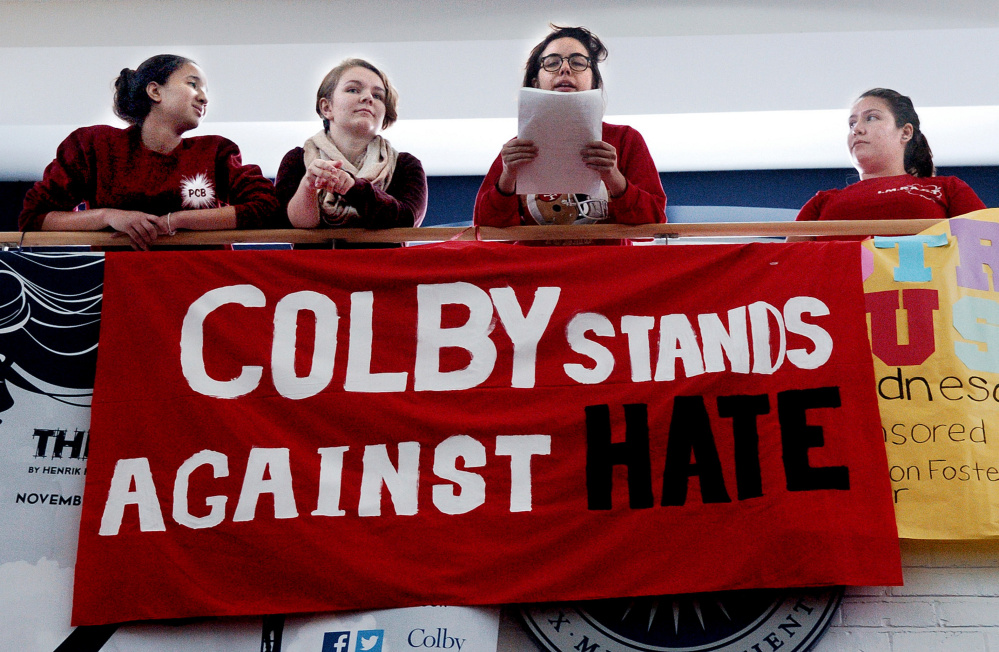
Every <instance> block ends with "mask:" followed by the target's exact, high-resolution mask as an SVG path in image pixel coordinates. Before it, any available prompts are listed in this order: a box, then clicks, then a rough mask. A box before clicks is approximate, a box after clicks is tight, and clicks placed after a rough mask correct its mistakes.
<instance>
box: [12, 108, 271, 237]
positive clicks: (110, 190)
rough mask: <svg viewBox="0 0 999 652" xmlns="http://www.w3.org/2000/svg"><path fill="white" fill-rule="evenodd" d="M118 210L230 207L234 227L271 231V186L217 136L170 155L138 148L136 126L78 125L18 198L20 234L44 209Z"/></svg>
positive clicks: (35, 225)
mask: <svg viewBox="0 0 999 652" xmlns="http://www.w3.org/2000/svg"><path fill="white" fill-rule="evenodd" d="M80 204H84V205H85V207H86V208H118V209H122V210H134V211H142V212H144V213H149V214H151V215H166V214H167V213H171V212H177V211H181V210H187V209H193V208H217V207H221V206H233V207H234V208H235V209H236V223H237V226H238V228H241V229H247V228H273V227H274V225H275V223H274V216H275V213H276V212H277V208H278V203H277V198H276V197H275V195H274V186H273V184H271V182H270V181H269V180H267V178H265V177H264V176H263V174H261V172H260V168H259V167H257V166H256V165H244V164H243V161H242V158H241V157H240V153H239V148H238V147H236V145H235V144H234V143H233V142H232V141H229V140H226V139H225V138H222V137H221V136H193V137H190V138H184V139H183V140H182V141H181V143H180V145H179V146H178V147H177V148H176V149H175V150H174V151H172V152H170V153H169V154H159V153H157V152H154V151H152V150H149V149H147V148H146V147H145V146H143V145H142V141H141V134H140V132H139V128H138V127H134V126H133V127H129V128H127V129H118V128H116V127H108V126H105V125H96V126H93V127H83V128H81V129H77V130H76V131H74V132H73V133H71V134H70V135H69V136H68V137H67V138H66V140H64V141H62V143H61V144H60V145H59V149H58V150H57V151H56V158H55V160H54V161H52V162H51V163H50V164H49V165H48V167H47V168H45V174H44V176H43V177H42V180H41V181H39V182H38V183H36V184H35V185H34V187H32V188H31V190H29V191H28V194H27V195H25V197H24V209H23V210H22V211H21V215H20V216H19V217H18V225H19V226H20V228H21V230H23V231H30V230H37V229H40V228H41V225H42V221H43V220H44V219H45V215H47V214H48V213H49V212H50V211H71V210H73V209H74V208H76V207H77V206H79V205H80Z"/></svg>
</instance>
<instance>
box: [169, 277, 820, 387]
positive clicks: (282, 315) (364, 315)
mask: <svg viewBox="0 0 999 652" xmlns="http://www.w3.org/2000/svg"><path fill="white" fill-rule="evenodd" d="M560 294H561V289H560V288H558V287H539V288H537V289H536V290H535V292H534V302H533V304H532V305H531V307H530V308H529V309H528V310H527V312H526V313H525V312H524V311H523V309H522V307H521V305H520V303H519V302H518V300H517V296H516V294H515V293H514V291H513V289H512V288H510V287H498V288H491V289H490V290H489V291H488V292H486V291H485V290H483V289H481V288H479V287H478V286H476V285H474V284H471V283H466V282H457V283H437V284H424V285H419V286H417V304H418V310H417V325H416V333H417V341H416V358H415V361H414V363H413V367H412V368H413V389H415V390H416V391H428V390H435V391H457V390H465V389H471V388H473V387H476V386H478V385H480V384H481V383H483V382H485V381H486V379H488V378H489V376H490V375H491V374H492V372H493V369H494V367H495V364H496V359H497V349H496V344H495V343H494V342H493V340H492V339H491V338H490V334H491V332H492V331H493V314H494V309H495V313H496V315H498V317H499V319H500V321H501V322H502V323H503V327H504V329H505V332H506V334H507V335H508V336H509V338H510V341H511V343H512V344H513V354H512V355H513V359H512V369H513V371H512V377H511V381H510V386H511V387H518V388H530V387H534V385H535V366H536V360H537V349H538V343H539V342H540V341H541V338H542V336H543V335H544V334H545V331H546V329H547V328H548V325H549V322H550V320H551V317H552V314H553V313H554V312H555V308H556V306H557V304H558V298H559V295H560ZM232 305H239V306H243V307H245V308H263V307H265V306H266V297H265V295H264V293H263V291H261V290H260V289H259V288H257V287H255V286H253V285H232V286H227V287H220V288H216V289H213V290H210V291H208V292H206V293H205V294H203V295H202V296H201V297H199V298H198V299H197V300H196V301H194V303H192V304H191V306H190V308H189V309H188V311H187V314H186V315H185V316H184V324H183V328H182V331H181V340H180V342H181V367H182V370H183V373H184V377H185V378H186V379H187V382H188V384H189V385H190V387H191V389H193V390H194V391H196V392H198V393H200V394H204V395H205V396H212V397H215V398H237V397H240V396H244V395H246V394H248V393H250V392H252V391H253V390H254V389H256V388H257V386H258V385H259V384H260V381H261V378H262V376H263V367H260V366H251V365H246V366H243V367H242V369H241V371H240V373H239V375H238V376H236V377H235V378H232V379H229V380H220V379H217V378H212V377H211V376H210V375H209V373H208V371H207V370H206V368H205V359H204V355H205V350H204V349H205V321H206V320H207V319H209V317H210V316H211V314H212V313H213V312H215V311H216V310H220V309H222V308H223V307H227V306H232ZM447 305H461V306H464V307H465V308H466V309H467V310H468V314H469V317H468V320H467V321H466V322H465V323H464V324H463V325H461V326H457V327H452V328H445V327H442V325H441V324H442V321H441V319H442V313H443V310H444V306H447ZM303 311H306V312H309V313H312V315H314V317H315V321H316V342H315V346H314V347H313V349H312V361H311V368H310V371H309V373H308V374H307V375H306V376H298V375H297V373H296V371H295V357H296V351H297V346H298V342H297V325H298V316H299V313H300V312H303ZM373 311H374V293H373V292H354V293H352V294H351V295H350V335H349V340H350V341H349V350H348V355H347V373H346V381H345V383H344V389H345V390H346V391H348V392H404V391H406V387H407V384H408V383H409V372H408V371H395V372H380V373H372V372H371V356H372V347H373V346H374V342H373V339H374V338H373V332H372V317H373ZM828 314H829V308H828V307H827V306H826V305H825V304H824V303H823V302H822V301H820V300H819V299H816V298H814V297H808V296H798V297H792V298H791V299H789V300H788V301H787V302H786V303H785V304H784V307H783V310H779V309H777V308H775V307H774V306H772V305H770V304H768V303H766V302H763V301H757V302H755V303H752V304H750V305H748V306H740V307H738V308H733V309H731V310H729V311H728V314H727V321H728V327H727V328H726V326H725V325H724V323H723V322H722V319H721V318H720V317H719V315H718V314H717V313H706V314H700V315H697V324H698V327H699V331H700V341H698V337H697V335H696V334H695V330H694V328H693V325H692V324H691V321H690V319H689V318H688V317H687V315H684V314H670V315H663V316H661V317H660V318H659V346H658V349H659V354H658V358H657V361H656V367H655V374H654V375H653V373H652V356H651V351H650V346H649V335H650V333H651V332H652V331H653V329H654V328H655V324H656V320H655V318H654V317H652V316H648V315H624V316H622V317H621V319H620V323H619V327H620V333H621V334H623V335H625V336H626V337H627V344H628V354H629V362H630V364H631V376H632V378H631V379H632V381H633V382H643V381H647V380H656V381H671V380H674V379H675V378H676V363H677V360H679V361H681V362H682V363H683V368H684V373H685V374H686V376H687V377H688V378H690V377H694V376H698V375H700V374H703V373H718V372H723V371H732V372H735V373H743V374H745V373H750V372H752V373H755V374H772V373H774V372H775V371H776V370H777V369H779V368H780V367H781V365H782V364H783V362H784V360H785V358H786V359H787V360H788V361H790V362H791V364H793V365H795V366H796V367H798V368H799V369H816V368H818V367H820V366H822V365H823V364H824V363H825V362H826V361H827V360H828V359H829V356H830V355H831V353H832V347H833V342H832V338H831V337H830V336H829V333H828V332H827V331H826V330H825V329H823V328H822V327H820V326H817V325H815V324H811V323H808V322H806V321H804V319H803V316H804V315H810V316H825V315H828ZM747 316H748V319H747ZM339 319H340V317H339V311H338V308H337V305H336V303H335V302H334V301H333V300H332V299H331V298H330V297H328V296H326V295H323V294H320V293H318V292H313V291H302V292H294V293H291V294H288V295H286V296H284V297H283V298H282V299H281V300H279V301H278V303H277V305H276V306H275V308H274V333H273V345H272V348H271V374H272V378H273V381H274V387H275V388H276V389H277V391H278V393H280V394H281V395H282V396H284V397H286V398H291V399H303V398H308V397H310V396H315V395H316V394H318V393H319V392H321V391H323V390H324V389H325V388H326V387H327V386H328V385H329V384H330V382H331V380H332V379H333V372H334V365H335V359H336V350H337V330H338V329H337V327H338V324H339ZM771 319H773V321H775V322H776V324H777V337H776V338H773V337H772V333H771ZM616 333H617V331H615V327H614V323H613V322H612V321H611V320H610V319H608V318H607V317H606V316H604V315H601V314H599V313H594V312H580V313H578V314H576V315H575V316H573V317H572V319H571V320H570V321H569V322H568V324H567V325H566V328H565V338H566V342H567V343H568V345H569V347H570V348H571V349H572V350H573V351H574V352H576V353H579V354H580V355H583V356H586V357H588V358H590V360H591V361H592V364H593V366H592V367H588V366H585V365H582V364H577V363H572V364H570V363H567V364H564V365H563V370H564V372H565V375H566V376H568V377H569V378H570V379H571V380H573V381H575V382H577V383H580V384H598V383H601V382H603V381H605V380H607V378H609V377H610V375H611V372H612V371H613V370H614V365H615V360H614V356H613V354H612V353H611V351H610V350H609V349H608V348H607V347H605V346H603V345H602V344H600V343H599V342H598V341H597V340H595V339H590V338H589V337H588V334H592V335H593V336H594V337H614V336H615V335H616ZM789 333H792V334H797V335H801V336H803V337H804V338H806V339H807V340H809V342H810V344H811V346H812V350H811V351H809V350H808V349H806V348H796V349H791V350H788V349H787V335H788V334H789ZM774 342H776V347H777V348H776V350H774ZM750 346H751V347H752V353H753V358H752V359H753V365H752V369H750ZM447 348H457V349H464V350H465V351H467V352H468V354H469V356H470V357H471V361H470V362H469V364H468V365H467V366H466V367H464V368H463V369H456V370H452V371H441V351H442V350H443V349H447ZM726 356H727V357H728V361H729V362H728V365H729V366H728V367H727V366H726V362H725V358H726Z"/></svg>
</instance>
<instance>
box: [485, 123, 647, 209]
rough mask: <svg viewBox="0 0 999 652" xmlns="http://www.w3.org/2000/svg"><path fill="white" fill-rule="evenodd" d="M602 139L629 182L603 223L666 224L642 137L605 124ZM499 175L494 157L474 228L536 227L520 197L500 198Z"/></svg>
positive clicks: (498, 160)
mask: <svg viewBox="0 0 999 652" xmlns="http://www.w3.org/2000/svg"><path fill="white" fill-rule="evenodd" d="M601 138H602V139H603V141H604V142H606V143H609V144H611V145H613V146H614V148H615V149H616V150H617V165H618V169H619V170H621V173H622V174H623V175H624V176H625V178H626V179H627V180H628V187H627V189H625V191H624V193H623V194H622V195H621V196H620V197H615V198H613V199H611V200H610V201H609V202H608V206H607V212H608V215H607V217H606V219H604V220H602V221H605V222H611V223H617V224H657V223H663V222H665V221H666V193H665V192H663V184H662V182H661V181H660V180H659V173H658V172H657V171H656V166H655V163H653V162H652V155H651V154H649V148H648V147H647V146H646V145H645V140H644V139H643V138H642V135H641V134H640V133H638V132H637V131H635V130H634V129H632V128H631V127H628V126H625V125H612V124H607V123H606V122H605V123H603V134H602V136H601ZM502 172H503V161H502V159H501V158H500V157H499V156H497V157H496V160H495V161H493V164H492V167H490V168H489V172H488V173H487V174H486V178H485V179H483V181H482V186H481V187H479V193H478V195H477V196H476V198H475V213H474V216H473V217H474V221H475V224H477V225H479V226H499V227H503V226H518V225H521V224H537V223H538V222H537V220H536V219H535V218H533V217H531V215H530V214H529V212H528V210H529V209H527V208H526V207H525V204H526V203H527V202H525V201H523V200H522V199H521V196H520V195H503V194H501V193H500V191H499V190H497V189H496V182H497V181H498V180H499V177H500V174H501V173H502ZM538 197H549V196H548V195H539V196H538ZM579 197H580V196H578V195H577V196H576V199H574V202H578V201H579V199H578V198H579ZM528 201H530V200H528Z"/></svg>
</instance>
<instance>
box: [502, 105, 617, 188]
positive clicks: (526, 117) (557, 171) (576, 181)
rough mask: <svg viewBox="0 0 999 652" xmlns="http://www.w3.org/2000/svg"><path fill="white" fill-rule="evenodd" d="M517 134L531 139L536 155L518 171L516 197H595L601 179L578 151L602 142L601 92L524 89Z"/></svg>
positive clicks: (602, 111) (602, 109) (602, 110)
mask: <svg viewBox="0 0 999 652" xmlns="http://www.w3.org/2000/svg"><path fill="white" fill-rule="evenodd" d="M518 113H519V116H518V117H519V119H518V125H517V136H518V137H519V138H525V139H528V140H533V141H534V143H535V144H536V145H537V146H538V157H537V158H536V159H534V160H533V161H531V162H530V163H528V164H527V165H525V166H524V167H522V168H521V169H520V170H519V171H518V172H517V194H520V195H531V194H556V193H585V194H587V195H591V196H592V195H596V194H597V193H598V192H599V190H600V175H599V174H597V173H596V171H594V170H591V169H589V168H588V167H586V166H585V165H583V159H582V157H581V156H580V154H579V152H580V150H582V149H583V146H584V145H586V143H589V142H592V141H594V140H600V136H601V126H600V121H601V119H602V118H603V113H604V107H603V98H602V97H601V93H600V91H598V90H594V91H580V92H578V93H562V92H558V91H542V90H538V89H536V88H522V89H520V108H519V112H518Z"/></svg>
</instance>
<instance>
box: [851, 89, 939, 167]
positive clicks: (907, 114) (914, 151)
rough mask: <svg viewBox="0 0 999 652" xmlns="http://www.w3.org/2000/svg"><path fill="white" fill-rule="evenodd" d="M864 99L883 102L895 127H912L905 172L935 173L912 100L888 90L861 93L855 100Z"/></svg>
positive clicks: (931, 152)
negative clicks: (874, 98)
mask: <svg viewBox="0 0 999 652" xmlns="http://www.w3.org/2000/svg"><path fill="white" fill-rule="evenodd" d="M864 97H877V98H879V99H882V100H884V101H885V103H886V104H887V105H888V110H889V111H891V113H892V115H893V116H895V126H896V127H898V128H902V127H904V126H905V125H906V123H908V124H911V125H912V138H910V139H909V142H907V143H906V144H905V156H904V159H903V162H902V164H903V166H904V167H905V171H906V172H908V173H909V174H911V175H912V176H914V177H932V176H934V175H935V174H936V173H937V169H936V167H934V165H933V151H932V150H930V143H929V142H928V141H927V140H926V136H925V135H924V134H923V132H922V131H920V129H919V116H918V115H916V108H915V107H914V106H913V105H912V100H911V99H910V98H909V97H908V96H907V95H902V94H901V93H899V92H898V91H893V90H891V89H890V88H872V89H871V90H869V91H867V92H866V93H862V94H861V95H860V97H858V98H857V99H858V100H859V99H861V98H864Z"/></svg>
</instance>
